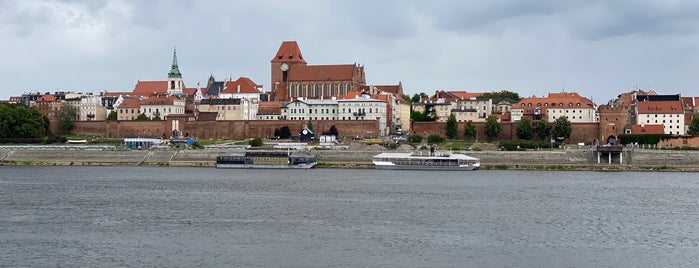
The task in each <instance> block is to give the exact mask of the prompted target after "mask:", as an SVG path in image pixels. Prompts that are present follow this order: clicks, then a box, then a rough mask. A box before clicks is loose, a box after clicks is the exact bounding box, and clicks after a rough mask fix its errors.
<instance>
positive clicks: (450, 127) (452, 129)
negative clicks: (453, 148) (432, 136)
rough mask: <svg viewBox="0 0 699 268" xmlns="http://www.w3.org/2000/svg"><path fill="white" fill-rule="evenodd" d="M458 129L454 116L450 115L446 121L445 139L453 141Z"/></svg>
mask: <svg viewBox="0 0 699 268" xmlns="http://www.w3.org/2000/svg"><path fill="white" fill-rule="evenodd" d="M458 127H459V126H458V125H457V124H456V116H454V114H450V115H449V119H447V125H446V126H445V131H446V133H447V138H449V139H455V138H456V136H457V130H458Z"/></svg>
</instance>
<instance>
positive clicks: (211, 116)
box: [197, 112, 218, 121]
mask: <svg viewBox="0 0 699 268" xmlns="http://www.w3.org/2000/svg"><path fill="white" fill-rule="evenodd" d="M216 116H218V112H199V118H197V120H199V121H216Z"/></svg>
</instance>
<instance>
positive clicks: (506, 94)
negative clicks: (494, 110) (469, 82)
mask: <svg viewBox="0 0 699 268" xmlns="http://www.w3.org/2000/svg"><path fill="white" fill-rule="evenodd" d="M480 97H481V98H484V99H512V100H515V101H519V100H520V97H519V93H516V92H512V91H508V90H502V91H500V92H489V93H483V95H481V96H480Z"/></svg>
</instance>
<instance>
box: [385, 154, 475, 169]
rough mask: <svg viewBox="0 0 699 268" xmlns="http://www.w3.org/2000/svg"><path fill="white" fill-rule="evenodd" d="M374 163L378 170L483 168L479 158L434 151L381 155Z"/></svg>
mask: <svg viewBox="0 0 699 268" xmlns="http://www.w3.org/2000/svg"><path fill="white" fill-rule="evenodd" d="M372 162H374V167H375V168H376V169H410V170H476V169H478V168H480V166H481V163H480V160H479V159H478V158H475V157H471V156H468V155H465V154H461V153H452V152H437V151H434V149H431V150H430V152H425V153H421V152H415V153H380V154H378V155H375V156H374V157H373V158H372Z"/></svg>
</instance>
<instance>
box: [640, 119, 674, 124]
mask: <svg viewBox="0 0 699 268" xmlns="http://www.w3.org/2000/svg"><path fill="white" fill-rule="evenodd" d="M669 121H670V122H668V123H670V124H672V120H669ZM646 123H650V120H646ZM655 123H656V124H657V123H658V120H655ZM677 123H678V124H679V123H680V120H677ZM663 124H665V120H663Z"/></svg>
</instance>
